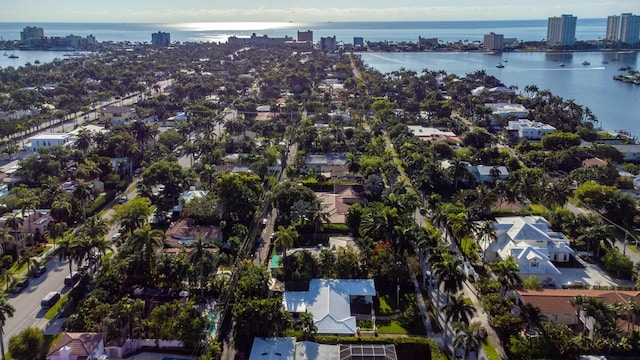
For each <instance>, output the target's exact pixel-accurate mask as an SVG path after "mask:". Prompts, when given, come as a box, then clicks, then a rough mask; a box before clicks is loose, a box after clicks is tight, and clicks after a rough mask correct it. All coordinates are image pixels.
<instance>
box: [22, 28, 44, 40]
mask: <svg viewBox="0 0 640 360" xmlns="http://www.w3.org/2000/svg"><path fill="white" fill-rule="evenodd" d="M43 37H44V29H43V28H41V27H37V26H27V27H25V28H24V29H23V30H22V31H21V32H20V41H21V42H22V43H23V44H29V43H30V42H31V40H34V39H38V40H40V39H42V38H43Z"/></svg>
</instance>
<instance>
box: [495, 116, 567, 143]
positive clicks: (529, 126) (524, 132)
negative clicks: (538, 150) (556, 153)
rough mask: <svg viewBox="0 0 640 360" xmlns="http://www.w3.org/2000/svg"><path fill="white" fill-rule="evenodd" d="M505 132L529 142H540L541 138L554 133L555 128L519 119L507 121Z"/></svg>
mask: <svg viewBox="0 0 640 360" xmlns="http://www.w3.org/2000/svg"><path fill="white" fill-rule="evenodd" d="M506 130H507V132H514V133H518V137H521V138H525V139H529V140H540V139H542V136H544V135H546V134H550V133H552V132H554V131H556V128H555V127H553V126H551V125H547V124H544V123H541V122H538V121H531V120H527V119H519V120H514V121H509V125H508V126H507V127H506Z"/></svg>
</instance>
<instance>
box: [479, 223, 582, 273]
mask: <svg viewBox="0 0 640 360" xmlns="http://www.w3.org/2000/svg"><path fill="white" fill-rule="evenodd" d="M494 226H495V229H496V236H497V241H494V242H492V243H483V242H481V243H480V244H479V245H480V248H481V250H482V251H483V253H484V258H485V260H486V261H489V262H490V261H499V260H503V259H507V258H508V257H513V258H514V259H515V260H516V263H517V264H518V266H519V268H520V272H519V273H518V275H519V276H520V278H521V279H523V280H525V279H527V278H529V276H530V275H534V276H536V277H537V278H538V280H540V281H541V282H542V283H543V284H545V285H550V284H555V283H556V281H555V280H556V277H557V276H558V275H560V274H561V272H560V270H558V268H556V266H555V265H554V264H553V262H568V261H569V260H570V259H571V256H573V255H574V251H573V249H571V247H570V246H569V239H568V238H567V237H566V236H564V234H562V233H559V232H555V231H552V230H551V229H550V228H549V224H548V223H547V221H546V220H545V219H544V218H543V217H541V216H522V217H517V216H510V217H499V218H496V221H495V223H494Z"/></svg>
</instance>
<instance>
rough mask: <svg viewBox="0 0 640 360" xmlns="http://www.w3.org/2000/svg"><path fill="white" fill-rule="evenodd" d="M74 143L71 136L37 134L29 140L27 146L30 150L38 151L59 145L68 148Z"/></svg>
mask: <svg viewBox="0 0 640 360" xmlns="http://www.w3.org/2000/svg"><path fill="white" fill-rule="evenodd" d="M75 141H76V137H75V136H73V135H71V134H66V133H65V134H38V135H34V136H32V137H30V138H29V146H30V148H31V150H33V151H38V150H40V149H46V148H50V147H52V146H56V145H60V146H62V147H65V148H70V147H71V145H72V144H73V143H74V142H75Z"/></svg>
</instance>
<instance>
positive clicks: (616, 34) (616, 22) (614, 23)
mask: <svg viewBox="0 0 640 360" xmlns="http://www.w3.org/2000/svg"><path fill="white" fill-rule="evenodd" d="M604 38H605V40H607V41H619V40H620V16H618V15H611V16H607V33H606V35H605V37H604Z"/></svg>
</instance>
